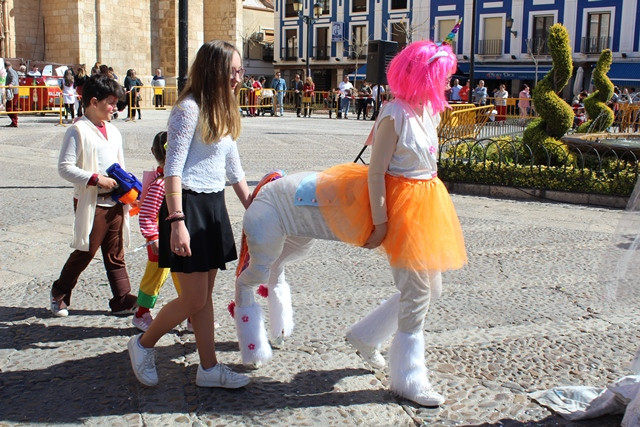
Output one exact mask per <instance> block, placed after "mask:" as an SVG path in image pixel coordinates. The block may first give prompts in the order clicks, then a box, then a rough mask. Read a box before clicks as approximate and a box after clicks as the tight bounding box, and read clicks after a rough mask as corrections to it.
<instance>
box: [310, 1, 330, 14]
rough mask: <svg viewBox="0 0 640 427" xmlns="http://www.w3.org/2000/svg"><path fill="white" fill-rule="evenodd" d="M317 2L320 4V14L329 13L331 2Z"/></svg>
mask: <svg viewBox="0 0 640 427" xmlns="http://www.w3.org/2000/svg"><path fill="white" fill-rule="evenodd" d="M317 3H320V4H321V5H322V16H325V15H331V9H330V7H331V2H330V1H329V0H318V1H317ZM314 4H315V3H314Z"/></svg>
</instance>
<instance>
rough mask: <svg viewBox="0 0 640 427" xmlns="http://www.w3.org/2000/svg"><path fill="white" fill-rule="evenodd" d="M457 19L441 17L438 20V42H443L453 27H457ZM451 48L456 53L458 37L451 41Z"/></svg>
mask: <svg viewBox="0 0 640 427" xmlns="http://www.w3.org/2000/svg"><path fill="white" fill-rule="evenodd" d="M457 22H458V20H457V19H440V20H438V21H437V25H438V30H437V31H436V36H435V37H436V42H442V41H443V40H444V39H446V38H447V36H448V35H449V33H450V32H451V30H452V29H453V27H455V25H456V23H457ZM450 44H451V50H452V51H453V53H456V39H455V38H454V39H453V40H451V42H450Z"/></svg>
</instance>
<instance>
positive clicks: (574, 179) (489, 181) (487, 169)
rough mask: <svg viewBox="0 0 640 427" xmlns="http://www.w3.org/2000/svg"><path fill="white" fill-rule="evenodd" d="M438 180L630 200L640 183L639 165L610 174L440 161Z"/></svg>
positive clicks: (494, 163) (569, 167)
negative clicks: (637, 183)
mask: <svg viewBox="0 0 640 427" xmlns="http://www.w3.org/2000/svg"><path fill="white" fill-rule="evenodd" d="M438 176H439V177H440V179H441V180H443V181H448V182H462V183H474V184H485V185H502V186H508V187H519V188H532V189H545V190H557V191H569V192H575V193H589V194H604V195H611V196H625V197H628V196H629V195H631V192H632V191H633V187H634V186H635V184H636V180H637V179H638V175H637V168H636V165H626V166H621V167H620V168H619V169H616V170H611V171H598V172H596V171H592V170H589V169H581V168H577V167H574V166H566V167H554V166H551V167H548V166H540V165H535V166H527V165H522V164H518V165H515V164H508V163H498V162H495V161H491V160H487V161H484V162H463V161H460V159H459V160H458V161H453V160H450V159H445V160H441V161H440V164H439V166H438Z"/></svg>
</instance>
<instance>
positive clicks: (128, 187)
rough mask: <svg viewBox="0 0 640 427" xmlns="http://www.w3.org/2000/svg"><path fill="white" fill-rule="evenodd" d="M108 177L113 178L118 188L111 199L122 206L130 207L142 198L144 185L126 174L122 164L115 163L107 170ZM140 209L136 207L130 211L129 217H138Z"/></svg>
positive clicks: (129, 174) (131, 175) (130, 174)
mask: <svg viewBox="0 0 640 427" xmlns="http://www.w3.org/2000/svg"><path fill="white" fill-rule="evenodd" d="M107 175H109V178H113V179H114V180H115V181H116V182H117V183H118V186H117V187H116V189H115V190H114V191H113V194H112V195H111V198H112V199H113V200H115V201H116V202H118V203H120V204H122V205H130V204H132V203H134V202H135V201H136V200H138V199H139V198H140V193H142V183H141V182H140V180H138V178H136V177H135V175H134V174H132V173H129V172H126V171H125V170H124V169H122V167H120V164H118V163H114V164H112V165H111V166H109V167H108V168H107ZM139 212H140V208H139V207H138V206H137V205H136V206H134V207H132V208H131V210H129V215H131V216H133V215H137V214H138V213H139Z"/></svg>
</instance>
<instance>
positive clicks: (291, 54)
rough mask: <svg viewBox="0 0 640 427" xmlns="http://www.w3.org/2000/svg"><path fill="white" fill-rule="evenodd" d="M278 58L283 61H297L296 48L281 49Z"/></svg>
mask: <svg viewBox="0 0 640 427" xmlns="http://www.w3.org/2000/svg"><path fill="white" fill-rule="evenodd" d="M280 57H281V58H282V60H283V61H296V60H297V59H298V47H297V46H296V47H283V48H282V55H280Z"/></svg>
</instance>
